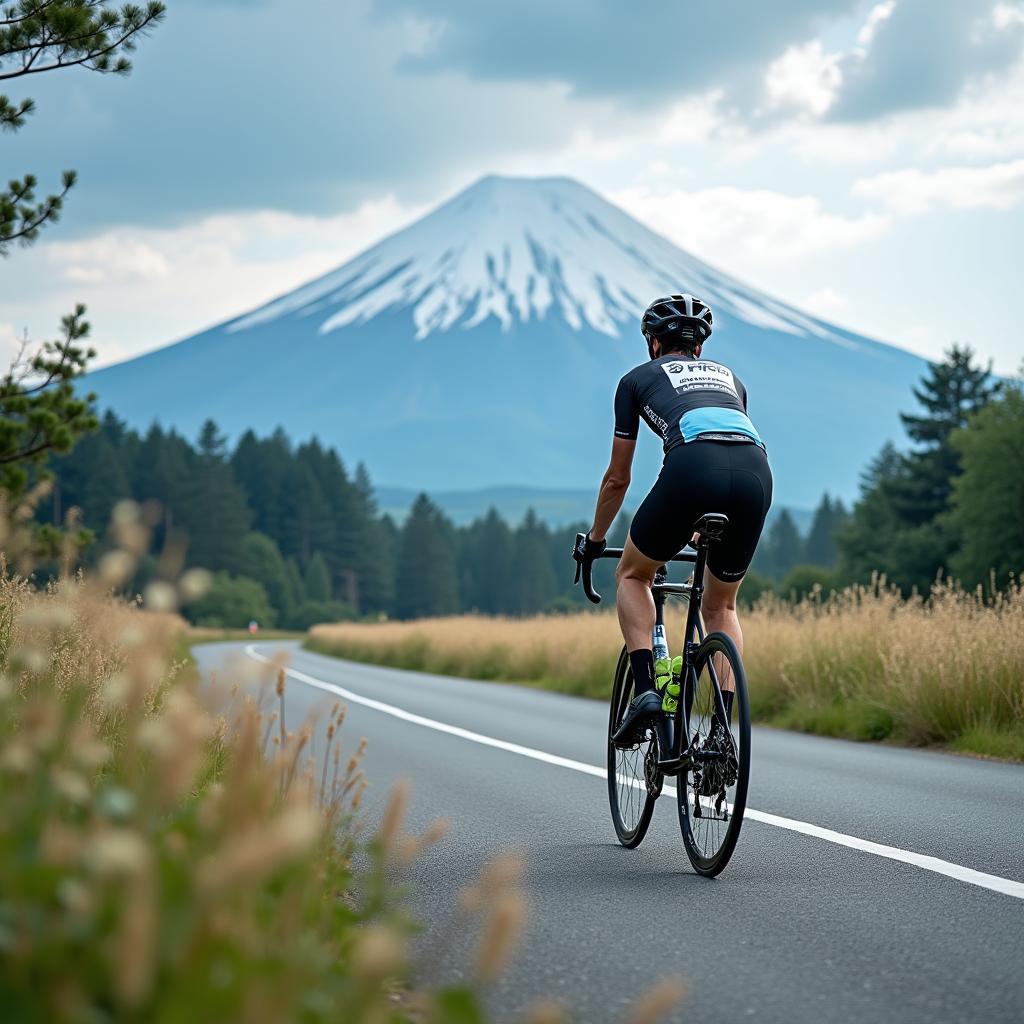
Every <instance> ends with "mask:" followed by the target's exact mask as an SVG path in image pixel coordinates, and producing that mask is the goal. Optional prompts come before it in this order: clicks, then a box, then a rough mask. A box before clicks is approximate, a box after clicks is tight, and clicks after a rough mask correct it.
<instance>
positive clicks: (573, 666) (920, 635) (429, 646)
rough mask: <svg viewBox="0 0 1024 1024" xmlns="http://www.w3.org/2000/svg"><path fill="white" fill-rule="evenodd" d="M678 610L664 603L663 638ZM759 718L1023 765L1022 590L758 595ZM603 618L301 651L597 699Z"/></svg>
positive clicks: (404, 626)
mask: <svg viewBox="0 0 1024 1024" xmlns="http://www.w3.org/2000/svg"><path fill="white" fill-rule="evenodd" d="M682 607H683V606H681V605H672V606H670V607H669V610H668V622H669V627H668V628H669V637H670V645H671V646H673V648H675V646H676V645H677V644H678V642H679V637H680V634H681V632H682V624H683V622H682V620H683V611H682ZM743 629H744V634H745V643H746V653H745V662H746V665H747V672H748V676H749V681H750V689H751V700H752V706H753V711H754V715H755V717H756V718H757V719H758V720H760V721H762V722H766V723H770V724H773V725H778V726H783V727H786V728H792V729H798V730H803V731H806V732H815V733H822V734H824V735H829V736H842V737H847V738H850V739H858V740H892V741H895V742H899V743H905V744H911V745H915V746H927V745H933V744H942V745H945V746H948V747H950V748H952V749H954V750H959V751H963V752H968V753H974V754H983V755H990V756H995V757H1003V758H1014V759H1018V760H1024V588H1022V587H1021V585H1020V584H1019V583H1013V584H1012V585H1010V586H1009V587H1008V588H1006V589H1004V590H1001V591H997V592H996V593H995V594H994V596H988V597H987V596H985V594H984V592H983V591H982V590H980V589H978V590H975V591H965V590H964V589H962V588H961V587H958V586H956V585H954V584H941V585H938V586H936V587H935V588H934V589H933V590H932V593H931V595H930V596H929V598H928V599H927V600H925V599H922V598H918V597H912V598H910V599H905V598H903V597H902V596H901V594H900V593H899V590H898V589H897V588H895V587H891V586H887V585H885V584H884V582H882V581H876V582H875V583H874V584H872V585H868V586H861V585H855V586H851V587H847V588H846V589H844V590H842V591H840V592H833V593H832V594H830V595H824V594H823V593H822V592H821V591H820V589H815V590H813V591H812V592H811V593H810V594H809V595H808V596H806V597H804V598H802V599H800V600H798V601H783V600H781V599H780V598H778V597H776V596H775V595H765V596H763V597H762V598H761V599H760V600H759V601H758V603H757V604H756V605H755V607H754V608H753V609H751V610H750V611H749V612H747V613H746V614H745V615H744V618H743ZM621 643H622V640H621V636H620V634H619V631H618V625H617V623H616V620H615V617H614V615H612V614H609V613H604V614H586V613H578V614H573V615H565V616H538V617H533V618H522V619H512V618H487V617H483V616H453V617H448V618H439V619H426V620H421V621H419V622H408V623H404V622H388V623H379V624H359V623H340V624H337V625H322V626H316V627H314V628H313V629H312V630H311V631H310V637H309V640H308V641H307V646H308V647H309V648H310V649H312V650H315V651H319V652H321V653H325V654H330V655H335V656H338V657H344V658H350V659H353V660H356V661H364V662H372V663H376V664H387V665H394V666H397V667H400V668H408V669H416V670H420V671H425V672H433V673H438V674H444V675H457V676H466V677H470V678H474V679H493V680H500V681H506V682H517V683H526V684H528V685H533V686H539V687H543V688H546V689H552V690H558V691H560V692H563V693H570V694H577V695H581V696H587V697H595V698H598V699H606V698H607V696H608V694H609V692H610V686H611V679H612V673H613V671H614V668H615V662H616V658H617V657H618V652H619V648H620V647H621Z"/></svg>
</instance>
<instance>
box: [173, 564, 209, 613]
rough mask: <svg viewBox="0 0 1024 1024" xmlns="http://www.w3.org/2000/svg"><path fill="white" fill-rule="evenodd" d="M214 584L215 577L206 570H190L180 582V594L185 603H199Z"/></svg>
mask: <svg viewBox="0 0 1024 1024" xmlns="http://www.w3.org/2000/svg"><path fill="white" fill-rule="evenodd" d="M212 584H213V576H212V575H211V574H210V573H208V572H207V571H206V570H205V569H189V570H188V572H186V573H185V574H184V575H183V576H182V577H181V579H180V580H178V594H179V595H180V596H181V600H182V602H183V603H185V604H188V603H189V602H191V601H198V600H199V598H201V597H202V596H203V595H204V594H205V593H207V592H208V591H209V589H210V587H211V586H212Z"/></svg>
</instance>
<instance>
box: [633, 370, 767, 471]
mask: <svg viewBox="0 0 1024 1024" xmlns="http://www.w3.org/2000/svg"><path fill="white" fill-rule="evenodd" d="M641 418H642V419H643V420H644V421H645V422H646V423H647V425H648V426H649V427H650V428H651V430H653V431H654V432H655V433H656V434H660V435H661V438H662V440H663V442H664V445H665V451H666V452H667V451H669V450H670V449H671V448H674V447H675V446H676V445H680V444H688V443H689V442H690V441H697V440H710V441H734V442H741V443H747V444H750V443H753V444H758V445H760V446H761V447H762V448H764V442H763V441H762V440H761V436H760V434H758V432H757V430H756V428H755V427H754V424H753V423H752V422H751V421H750V417H749V416H747V389H746V388H745V387H744V386H743V384H742V382H741V381H740V379H739V377H737V376H736V375H735V374H734V373H733V372H732V370H730V369H729V367H728V366H723V365H722V364H721V363H715V362H712V361H711V360H709V359H692V358H690V357H688V356H682V355H680V354H679V353H672V354H670V355H667V356H661V357H660V358H659V359H652V360H651V361H650V362H646V363H641V365H640V366H637V367H635V368H634V369H632V370H630V371H629V373H627V374H626V376H625V377H623V378H622V380H620V381H619V386H618V389H617V390H616V392H615V436H616V437H622V438H627V439H629V440H635V439H636V436H637V434H638V432H639V430H640V420H641Z"/></svg>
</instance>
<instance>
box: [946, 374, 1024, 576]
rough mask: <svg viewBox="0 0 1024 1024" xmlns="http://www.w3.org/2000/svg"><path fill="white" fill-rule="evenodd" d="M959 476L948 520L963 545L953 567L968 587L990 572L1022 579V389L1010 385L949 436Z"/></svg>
mask: <svg viewBox="0 0 1024 1024" xmlns="http://www.w3.org/2000/svg"><path fill="white" fill-rule="evenodd" d="M950 442H951V444H952V445H953V447H954V449H955V450H956V452H957V455H958V456H959V458H960V464H961V467H962V473H961V474H960V475H959V476H958V477H957V478H956V480H955V481H954V484H953V498H952V518H953V520H954V523H955V526H956V528H957V532H958V534H959V537H960V538H961V547H960V550H959V552H958V553H957V554H956V556H955V557H954V558H953V561H952V568H953V570H954V572H956V573H957V574H958V575H959V576H961V577H962V578H963V580H964V581H965V582H966V583H968V584H978V583H985V582H987V581H988V578H989V574H990V573H994V575H995V581H996V585H997V586H1005V584H1006V582H1007V581H1008V579H1009V578H1010V575H1011V573H1012V574H1014V575H1015V576H1016V577H1017V579H1021V578H1024V391H1022V390H1021V387H1020V386H1013V387H1009V388H1007V389H1006V390H1005V392H1004V393H1003V394H1002V395H1001V396H1000V397H999V398H997V399H996V400H994V401H992V402H991V403H989V404H988V405H987V406H986V407H985V408H984V409H982V410H981V411H980V412H979V413H978V414H977V415H976V416H973V417H972V418H971V419H970V420H969V421H968V423H967V426H966V427H965V428H963V429H961V430H958V431H956V432H955V433H954V434H953V435H951V438H950Z"/></svg>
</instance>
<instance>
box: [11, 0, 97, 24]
mask: <svg viewBox="0 0 1024 1024" xmlns="http://www.w3.org/2000/svg"><path fill="white" fill-rule="evenodd" d="M59 2H60V0H41V3H38V4H35V6H33V7H28V5H27V4H24V3H23V4H22V9H23V10H25V13H24V14H22V15H20V16H19V17H17V18H0V27H3V26H6V27H9V26H11V25H21V24H23V23H24V22H26V21H31V20H32V19H33V18H37V17H38V16H39V15H40V14H41V13H42V12H43V11H45V10H46V8H47V7H53V5H54V4H56V3H59ZM94 5H95V0H90V2H89V6H90V7H92V6H94ZM8 10H9V11H10V10H13V8H8Z"/></svg>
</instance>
